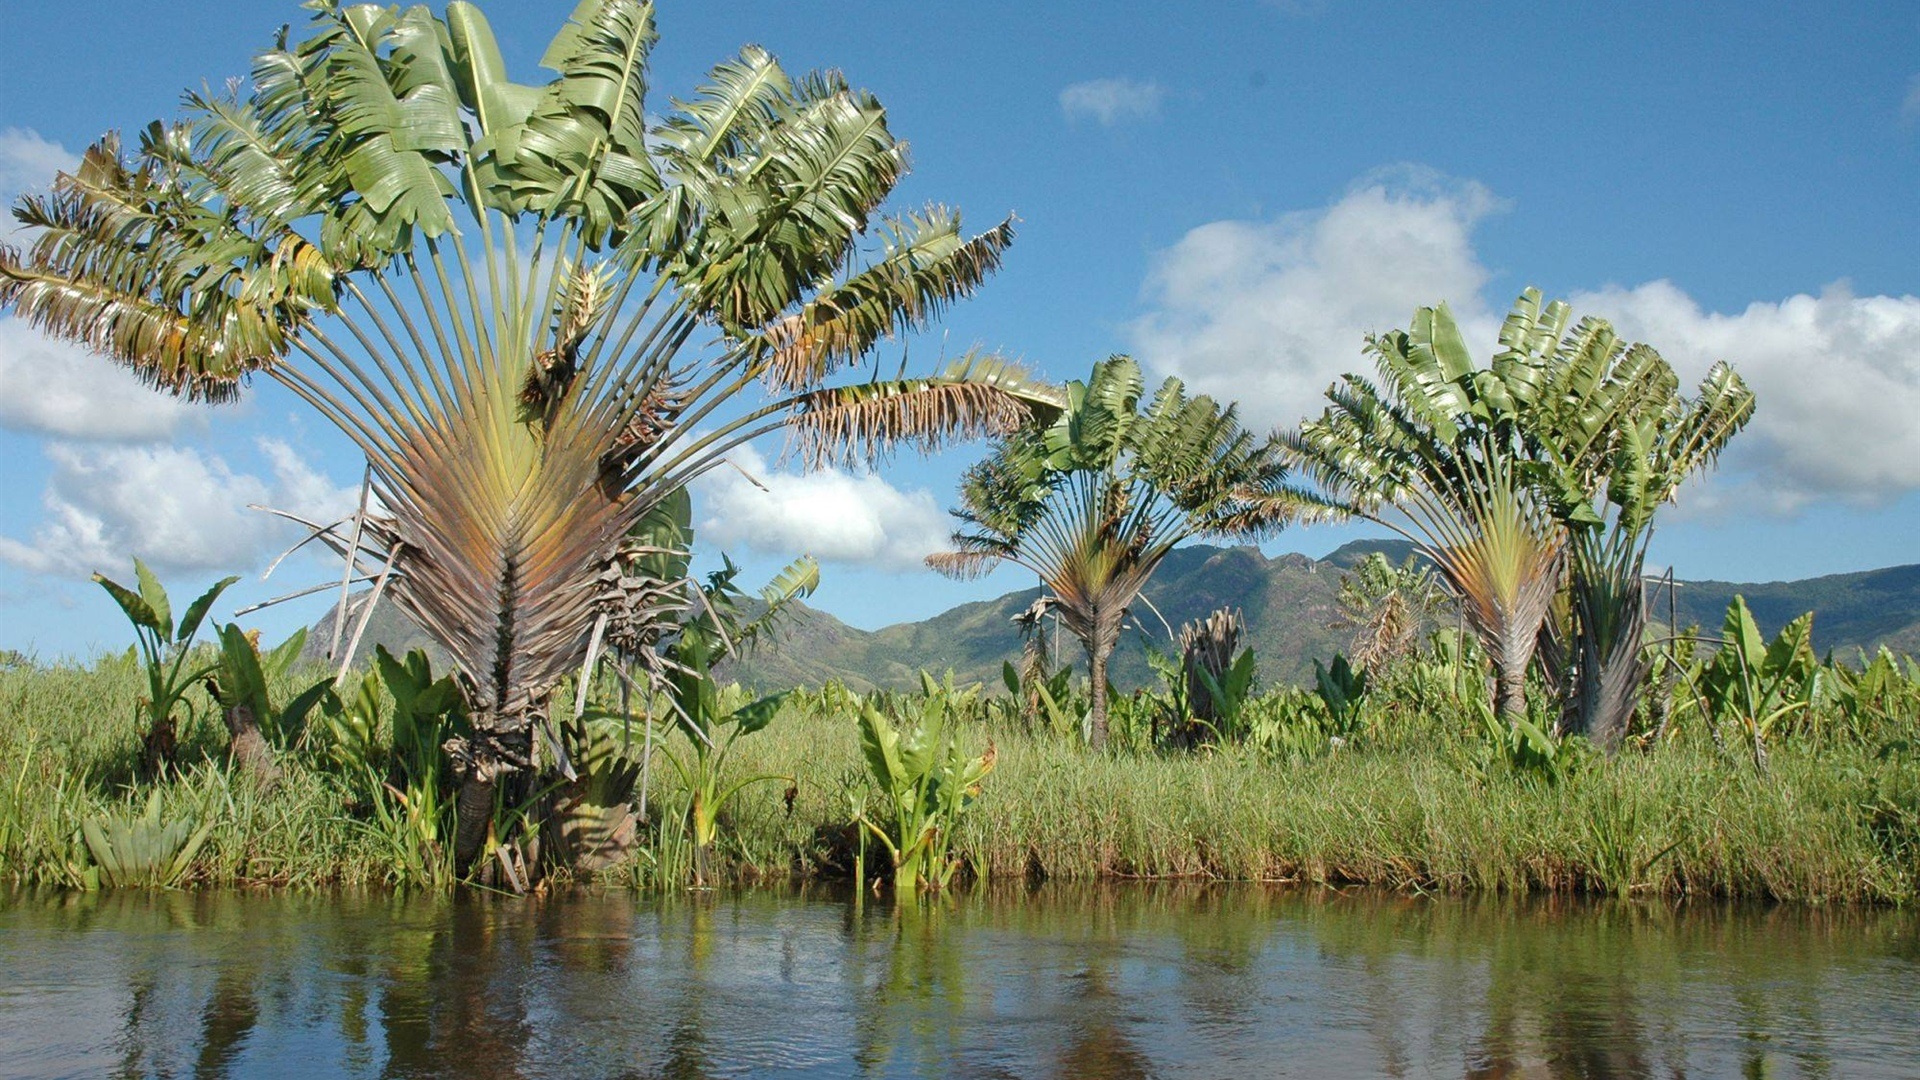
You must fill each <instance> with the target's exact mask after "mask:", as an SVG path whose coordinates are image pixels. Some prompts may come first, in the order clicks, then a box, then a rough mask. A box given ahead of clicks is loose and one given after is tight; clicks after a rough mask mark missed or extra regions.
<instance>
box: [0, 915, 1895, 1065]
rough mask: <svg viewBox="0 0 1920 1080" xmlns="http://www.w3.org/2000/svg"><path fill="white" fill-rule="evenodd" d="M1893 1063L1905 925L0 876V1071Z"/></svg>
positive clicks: (1855, 919)
mask: <svg viewBox="0 0 1920 1080" xmlns="http://www.w3.org/2000/svg"><path fill="white" fill-rule="evenodd" d="M1743 1075H1744V1076H1770V1077H1788V1076H1848V1077H1852V1076H1908V1077H1913V1076H1920V920H1917V919H1916V917H1915V915H1914V914H1913V913H1909V912H1897V911H1871V910H1860V909H1838V910H1835V909H1809V908H1785V907H1776V908H1741V907H1726V906H1719V905H1699V904H1694V905H1685V906H1681V907H1677V908H1676V907H1673V906H1670V905H1666V904H1645V905H1642V904H1634V903H1589V902H1573V901H1566V900H1560V901H1530V902H1513V901H1493V900H1459V899H1431V898H1409V897H1401V896H1390V895H1389V896H1383V895H1380V894H1377V893H1366V892H1362V893H1351V894H1341V893H1337V892H1315V891H1301V890H1292V891H1286V890H1270V889H1265V888H1261V887H1258V886H1222V885H1213V886H1169V885H1129V886H1108V887H1097V888H1093V887H1087V888H1082V887H1055V886H1042V887H1039V888H1037V889H1032V890H1029V889H1024V888H1022V889H991V890H978V891H975V892H973V893H970V894H967V895H963V896H958V897H953V898H949V899H946V900H943V901H935V902H931V903H922V904H920V905H914V906H911V907H907V908H895V907H893V906H891V905H888V904H883V903H879V902H877V901H871V900H870V901H868V902H866V903H864V904H862V905H859V906H856V905H854V904H853V903H852V902H851V900H850V899H849V898H848V897H847V896H846V895H845V894H844V893H841V894H827V893H807V892H786V891H765V890H763V891H754V892H745V893H683V894H676V895H670V896H665V897H651V896H636V895H632V894H625V893H592V894H574V895H569V896H565V897H561V898H549V899H544V900H511V899H499V898H488V897H455V898H446V897H434V898H419V897H413V898H408V897H395V896H379V895H368V896H339V895H332V896H279V895H269V896H258V895H244V894H222V893H213V894H208V893H135V892H122V893H101V894H93V895H80V894H45V895H13V896H9V897H0V1076H6V1077H42V1076H47V1077H51V1076H89V1077H91V1076H176V1077H187V1076H235V1077H243V1076H244V1077H251V1076H302V1077H304V1076H366V1077H440V1076H444V1077H478V1078H487V1077H623V1078H624V1077H633V1078H639V1077H662V1078H669V1077H671V1078H691V1077H727V1076H820V1077H834V1076H882V1077H895V1076H902V1077H904V1076H959V1077H1056V1076H1057V1077H1074V1078H1080V1077H1088V1078H1100V1077H1149V1076H1152V1077H1161V1076H1164V1077H1235V1078H1237V1077H1262V1076H1336V1077H1344V1076H1449V1077H1451V1076H1474V1077H1481V1076H1484V1077H1496V1076H1540V1077H1558V1076H1591V1077H1601V1076H1622V1077H1627V1076H1672V1077H1681V1076H1686V1077H1709V1076H1743Z"/></svg>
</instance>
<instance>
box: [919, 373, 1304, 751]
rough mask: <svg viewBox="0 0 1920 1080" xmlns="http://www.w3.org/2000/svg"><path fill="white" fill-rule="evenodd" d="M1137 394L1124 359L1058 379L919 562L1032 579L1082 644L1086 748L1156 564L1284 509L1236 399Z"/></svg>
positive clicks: (1177, 391)
mask: <svg viewBox="0 0 1920 1080" xmlns="http://www.w3.org/2000/svg"><path fill="white" fill-rule="evenodd" d="M1144 394H1145V382H1144V380H1143V378H1142V376H1141V373H1140V367H1139V365H1138V364H1136V363H1135V362H1134V361H1133V360H1132V359H1131V358H1129V357H1125V356H1115V357H1111V358H1109V359H1106V360H1102V361H1100V362H1099V363H1097V364H1095V365H1094V367H1093V371H1092V373H1091V374H1090V375H1089V376H1088V378H1087V380H1086V381H1085V382H1078V381H1076V382H1073V383H1070V384H1068V386H1067V389H1066V401H1065V407H1064V408H1062V409H1060V410H1058V411H1057V412H1056V413H1054V414H1052V415H1051V416H1047V417H1045V418H1044V420H1043V421H1042V422H1036V423H1034V424H1030V425H1027V426H1024V427H1022V428H1020V429H1019V430H1018V431H1016V432H1014V433H1013V434H1010V435H1007V436H1004V437H1002V438H1001V439H999V440H998V441H997V442H996V444H995V447H994V451H993V453H992V455H991V456H989V457H988V458H987V459H986V460H985V461H983V462H981V463H980V464H978V465H976V466H974V467H973V468H971V469H969V470H968V472H967V474H966V476H965V478H964V479H963V480H962V482H961V487H960V506H959V508H958V509H956V510H955V511H954V512H953V513H954V516H955V517H957V518H958V519H959V520H960V522H961V526H962V527H961V528H960V530H959V531H957V532H955V533H954V534H953V543H954V545H955V547H954V550H952V551H949V552H943V553H940V554H937V555H934V556H931V557H930V558H929V559H928V560H927V562H928V564H929V565H931V566H933V567H934V568H935V569H937V570H939V571H941V572H942V573H945V574H949V575H953V576H956V577H972V576H977V575H979V574H983V573H985V572H987V571H988V570H990V569H992V568H993V567H994V566H995V565H997V564H999V563H1001V562H1010V563H1013V564H1015V565H1018V566H1020V567H1023V568H1025V569H1027V570H1031V571H1032V572H1033V573H1035V574H1036V575H1038V576H1039V578H1040V581H1041V583H1042V584H1043V585H1044V586H1045V587H1046V589H1047V595H1048V609H1049V613H1050V614H1052V615H1053V616H1054V617H1056V618H1058V619H1059V620H1060V623H1061V625H1062V626H1064V627H1065V628H1066V629H1067V631H1068V632H1069V633H1071V634H1072V635H1073V636H1074V637H1075V638H1076V639H1078V640H1079V642H1080V643H1081V646H1082V647H1083V648H1084V649H1085V650H1086V654H1087V675H1088V680H1089V683H1090V685H1091V706H1090V714H1089V715H1090V723H1089V735H1090V740H1091V742H1092V743H1093V744H1094V745H1095V746H1100V745H1104V744H1105V742H1106V739H1107V698H1108V694H1107V661H1108V658H1109V657H1111V656H1112V654H1113V648H1114V645H1115V644H1116V643H1117V642H1118V641H1119V638H1120V632H1121V629H1122V628H1123V626H1124V625H1125V620H1126V618H1127V615H1128V613H1129V611H1130V610H1131V608H1132V605H1133V604H1134V602H1135V600H1136V599H1137V598H1138V597H1139V595H1140V590H1141V589H1142V588H1143V587H1145V585H1146V583H1147V581H1148V579H1149V578H1151V577H1152V576H1153V572H1154V570H1155V569H1156V568H1158V567H1159V565H1160V563H1161V561H1162V560H1164V559H1165V558H1166V556H1167V554H1168V553H1169V552H1171V551H1172V550H1173V549H1174V547H1175V546H1176V545H1178V544H1179V543H1180V542H1181V541H1183V540H1187V539H1189V538H1192V537H1197V536H1222V537H1238V538H1243V539H1256V538H1259V537H1263V536H1268V535H1271V534H1272V533H1274V532H1276V531H1278V530H1279V529H1280V528H1281V527H1282V526H1283V525H1285V523H1286V522H1287V521H1288V519H1289V518H1290V517H1291V515H1292V504H1291V503H1290V502H1289V500H1288V499H1287V498H1286V497H1285V483H1284V482H1285V475H1286V474H1285V471H1284V469H1283V468H1282V466H1281V464H1280V461H1279V445H1278V443H1277V442H1275V441H1274V440H1272V439H1266V440H1262V439H1259V438H1256V437H1255V436H1254V435H1253V434H1251V433H1250V432H1248V431H1247V430H1246V429H1244V428H1243V427H1241V425H1240V421H1239V416H1238V410H1237V408H1236V407H1235V406H1232V405H1228V406H1226V407H1224V408H1223V407H1221V406H1220V405H1219V404H1218V403H1217V402H1215V401H1214V400H1213V399H1212V398H1210V397H1206V396H1204V395H1202V396H1199V397H1189V396H1188V395H1187V392H1186V388H1185V387H1184V386H1183V385H1182V384H1181V382H1180V380H1178V379H1171V378H1170V379H1167V380H1166V381H1165V382H1163V383H1162V384H1161V385H1160V387H1159V389H1158V390H1156V391H1155V392H1154V395H1153V397H1152V399H1151V400H1143V397H1144Z"/></svg>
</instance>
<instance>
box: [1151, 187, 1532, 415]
mask: <svg viewBox="0 0 1920 1080" xmlns="http://www.w3.org/2000/svg"><path fill="white" fill-rule="evenodd" d="M1498 206H1499V203H1498V200H1496V199H1495V198H1494V197H1493V195H1492V194H1491V193H1490V192H1489V191H1488V190H1487V189H1486V188H1484V187H1482V186H1480V185H1478V184H1474V183H1460V182H1454V181H1450V180H1447V179H1445V178H1443V177H1441V176H1439V175H1437V174H1435V173H1432V172H1430V171H1427V170H1421V169H1413V168H1407V167H1402V168H1397V169H1394V170H1391V171H1388V172H1383V173H1379V174H1376V175H1373V176H1370V177H1367V178H1365V179H1363V180H1362V181H1361V182H1360V183H1358V184H1356V185H1355V186H1354V187H1353V189H1352V190H1350V191H1349V192H1348V193H1347V194H1346V195H1345V196H1344V197H1343V198H1341V199H1339V200H1338V201H1337V202H1335V203H1333V204H1332V205H1331V206H1327V207H1324V208H1322V209H1319V210H1312V211H1305V212H1300V213H1293V214H1287V215H1285V216H1283V217H1280V218H1278V219H1277V220H1271V221H1217V222H1212V223H1210V224H1207V225H1202V226H1200V227H1199V228H1196V229H1194V230H1193V231H1191V232H1189V233H1187V235H1186V236H1185V237H1183V238H1182V239H1181V240H1180V241H1179V242H1178V243H1176V244H1174V246H1173V247H1172V248H1171V249H1169V250H1167V251H1165V252H1163V253H1161V255H1160V256H1159V257H1158V258H1157V259H1156V261H1155V263H1154V266H1153V269H1152V271H1151V273H1150V276H1149V279H1148V282H1147V287H1146V298H1147V301H1148V306H1149V310H1148V313H1147V314H1146V315H1145V316H1144V317H1142V318H1141V319H1140V320H1138V321H1137V322H1136V323H1135V324H1134V326H1133V328H1132V339H1133V345H1134V349H1135V352H1136V353H1137V354H1138V356H1139V357H1140V359H1141V360H1142V361H1143V362H1144V363H1146V364H1147V365H1148V366H1149V367H1151V368H1153V369H1155V370H1157V371H1159V372H1161V373H1163V374H1170V375H1178V376H1180V377H1181V378H1182V379H1184V380H1186V382H1187V384H1188V385H1189V386H1190V387H1191V388H1193V389H1195V390H1198V391H1200V392H1204V393H1208V394H1212V395H1214V396H1215V397H1217V398H1220V399H1222V400H1236V401H1239V402H1240V408H1241V414H1242V416H1243V417H1244V419H1245V420H1246V421H1247V422H1248V423H1249V424H1251V425H1255V426H1283V427H1291V426H1292V425H1294V424H1296V423H1298V422H1299V421H1300V420H1301V418H1303V417H1305V416H1308V415H1311V414H1314V413H1318V412H1319V411H1320V409H1321V408H1322V407H1323V405H1324V399H1323V394H1324V392H1325V390H1326V388H1327V386H1328V384H1329V383H1331V382H1333V380H1334V379H1336V378H1337V377H1338V376H1339V375H1340V374H1341V373H1342V372H1347V371H1370V370H1371V365H1370V364H1369V363H1368V361H1367V360H1366V359H1365V358H1364V357H1363V356H1362V354H1361V343H1362V338H1363V336H1364V335H1365V334H1366V333H1367V332H1369V331H1378V330H1386V329H1390V328H1393V327H1398V326H1404V325H1405V324H1406V321H1407V317H1408V316H1409V315H1411V314H1412V312H1413V309H1414V308H1415V307H1418V306H1420V305H1422V304H1431V303H1434V302H1436V301H1440V300H1449V301H1450V302H1451V303H1452V304H1453V307H1454V314H1455V316H1456V317H1458V318H1460V319H1461V320H1462V322H1463V324H1464V325H1465V327H1466V329H1467V330H1468V331H1469V333H1470V335H1471V339H1472V340H1473V341H1475V342H1483V341H1484V342H1491V341H1492V340H1493V337H1494V334H1495V333H1496V332H1497V329H1498V323H1497V319H1496V318H1495V316H1494V315H1493V314H1492V313H1491V312H1490V311H1489V310H1488V309H1487V308H1486V306H1485V305H1484V303H1483V302H1482V301H1481V300H1480V299H1479V296H1480V290H1481V288H1482V287H1483V286H1484V285H1485V284H1486V282H1487V280H1488V277H1489V274H1488V271H1487V269H1486V267H1484V266H1483V265H1481V262H1480V259H1479V257H1478V256H1477V255H1476V254H1475V252H1474V249H1473V236H1472V234H1473V228H1474V225H1475V224H1476V223H1477V222H1479V221H1480V220H1481V219H1483V218H1484V217H1486V216H1487V215H1488V214H1489V213H1491V212H1493V211H1494V210H1495V209H1497V208H1498Z"/></svg>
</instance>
